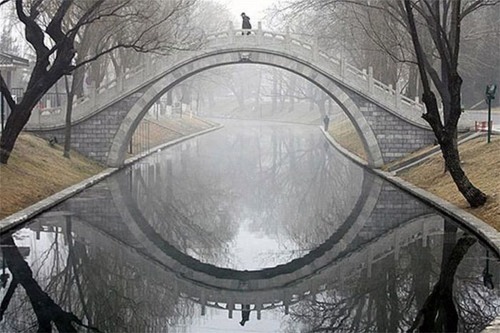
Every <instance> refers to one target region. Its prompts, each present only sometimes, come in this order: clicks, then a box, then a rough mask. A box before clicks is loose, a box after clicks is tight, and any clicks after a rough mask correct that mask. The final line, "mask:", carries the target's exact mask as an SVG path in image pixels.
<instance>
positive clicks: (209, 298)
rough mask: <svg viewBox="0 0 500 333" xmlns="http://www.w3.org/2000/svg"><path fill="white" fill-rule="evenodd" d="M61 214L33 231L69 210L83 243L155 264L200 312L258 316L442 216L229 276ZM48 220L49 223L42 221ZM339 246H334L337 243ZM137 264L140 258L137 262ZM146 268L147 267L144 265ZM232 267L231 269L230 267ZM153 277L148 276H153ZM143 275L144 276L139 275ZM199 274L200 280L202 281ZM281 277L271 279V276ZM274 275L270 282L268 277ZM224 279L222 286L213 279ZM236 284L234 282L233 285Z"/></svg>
mask: <svg viewBox="0 0 500 333" xmlns="http://www.w3.org/2000/svg"><path fill="white" fill-rule="evenodd" d="M61 213H62V214H58V213H55V214H50V213H49V214H47V215H45V216H42V217H41V218H39V223H40V224H41V225H42V226H43V227H41V228H39V229H37V231H38V232H39V231H40V230H43V229H47V228H48V229H47V231H49V232H50V225H53V223H57V222H58V220H59V219H61V222H63V221H67V220H65V219H66V216H68V215H66V214H69V216H71V221H72V230H73V232H74V234H75V237H77V238H78V239H80V240H82V241H83V242H84V243H86V242H87V241H88V240H92V243H93V244H95V246H97V247H99V248H100V249H101V250H102V251H103V253H116V252H117V251H119V253H120V254H121V255H120V256H119V257H121V258H123V260H126V261H127V262H128V263H129V264H132V265H133V264H134V263H137V264H138V263H140V262H142V263H144V260H145V259H146V261H147V262H148V263H149V265H152V266H153V267H154V270H158V272H159V274H162V275H164V274H167V275H168V276H169V280H171V281H172V284H173V285H175V289H176V290H177V291H178V293H179V296H181V297H187V298H189V299H191V300H193V301H195V302H197V303H199V304H201V306H202V314H204V313H205V307H207V306H208V307H214V308H218V309H224V310H228V313H229V317H232V313H233V311H239V310H241V304H250V305H251V309H252V310H254V311H256V312H257V318H260V312H261V311H262V310H267V309H272V308H276V307H284V311H285V313H287V312H288V308H289V306H291V305H293V304H295V303H297V302H299V301H300V300H302V299H304V298H305V297H307V296H311V295H315V294H317V293H319V292H322V291H324V290H328V289H331V288H335V287H336V286H338V285H341V284H343V283H344V282H345V281H348V280H350V279H352V278H353V277H356V276H362V275H365V276H367V277H368V278H371V271H372V267H374V266H375V265H377V263H378V262H379V261H383V259H384V258H386V257H389V256H394V258H395V260H397V259H398V256H399V253H400V251H401V249H403V248H405V247H406V246H408V245H409V244H412V243H414V242H416V241H420V240H421V241H422V243H423V246H427V245H426V244H427V240H428V239H429V237H431V236H432V235H436V234H437V235H441V234H442V233H443V223H442V222H443V218H442V217H440V216H438V215H433V214H424V215H422V216H420V217H416V218H414V219H412V220H410V221H406V222H403V223H402V224H401V225H399V226H397V227H395V228H392V229H389V230H387V231H386V232H384V233H383V234H381V235H379V236H377V237H375V238H374V239H372V240H370V241H368V242H365V243H364V244H362V245H361V246H359V247H357V248H355V249H350V250H348V251H341V250H339V249H337V250H336V251H335V250H334V251H332V252H331V253H327V254H325V255H324V256H323V257H321V258H319V260H317V261H315V262H313V263H310V264H308V265H306V266H304V267H302V268H300V269H299V270H297V271H295V272H292V273H284V274H281V275H277V276H276V277H273V278H269V279H267V278H262V279H253V278H250V279H244V280H245V281H243V280H241V279H231V278H218V277H215V276H213V275H211V274H212V273H213V272H211V271H210V270H207V271H205V272H204V273H201V272H198V273H196V272H194V271H191V272H189V270H190V269H189V268H188V267H186V266H183V265H182V263H179V262H177V263H176V262H175V260H172V259H170V260H168V259H167V260H166V259H165V258H158V256H157V254H155V253H153V254H151V253H149V251H150V249H147V250H144V249H141V248H137V244H129V243H128V242H124V241H123V239H121V238H119V237H116V234H112V233H110V232H109V230H107V231H104V230H102V229H101V228H99V227H98V225H94V224H93V223H89V221H84V220H80V219H79V218H78V217H77V216H74V215H72V214H71V213H70V212H66V213H64V212H61ZM47 223H49V224H47ZM341 248H343V246H340V249H341ZM142 265H143V264H142ZM148 271H149V270H148ZM304 271H307V272H310V273H309V274H307V276H301V274H302V272H304ZM236 272H237V271H236ZM240 275H241V277H240V278H242V277H244V276H245V275H248V276H250V275H252V272H248V271H241V272H240ZM153 278H154V277H153ZM144 279H146V280H147V276H145V277H144ZM202 280H204V281H202ZM280 280H281V281H282V282H281V283H277V284H276V283H275V282H277V281H280ZM273 281H274V282H273ZM220 284H222V285H226V286H227V288H222V287H220V286H218V287H216V286H214V285H220ZM234 286H236V288H233V287H234Z"/></svg>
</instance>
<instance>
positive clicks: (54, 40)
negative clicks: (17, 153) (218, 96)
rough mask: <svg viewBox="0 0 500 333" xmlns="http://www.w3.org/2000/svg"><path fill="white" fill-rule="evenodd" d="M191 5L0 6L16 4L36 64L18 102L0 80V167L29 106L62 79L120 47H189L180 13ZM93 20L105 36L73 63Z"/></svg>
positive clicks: (184, 1)
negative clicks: (2, 112)
mask: <svg viewBox="0 0 500 333" xmlns="http://www.w3.org/2000/svg"><path fill="white" fill-rule="evenodd" d="M195 1H196V0H173V1H168V2H160V1H147V2H145V1H140V0H123V1H118V0H82V1H74V0H66V1H61V2H60V1H51V0H12V1H3V2H2V3H1V5H5V4H7V3H9V2H11V3H14V5H15V9H16V14H17V17H18V19H19V20H20V21H21V23H23V24H24V28H25V36H26V40H27V41H28V43H29V44H31V46H32V47H33V49H34V51H35V54H36V61H35V64H34V68H33V71H32V72H31V77H30V79H29V82H28V85H27V87H26V91H25V94H24V96H23V98H22V99H21V100H20V101H19V102H18V103H16V102H15V101H14V99H13V98H12V94H11V92H10V90H9V88H8V87H7V85H6V83H5V80H4V79H3V77H1V76H0V90H1V91H2V93H3V95H4V96H5V99H6V101H7V104H8V105H9V107H10V108H11V110H12V113H11V116H10V117H9V118H8V119H7V123H6V126H5V130H4V131H3V132H2V137H1V139H0V163H2V164H6V163H7V161H8V159H9V156H10V153H11V151H12V149H13V148H14V144H15V142H16V140H17V137H18V136H19V134H20V132H21V130H22V129H23V127H24V126H25V125H26V123H27V122H28V120H29V118H30V116H31V112H32V110H33V108H34V107H35V105H36V104H37V103H38V101H39V100H40V99H41V98H42V96H43V95H44V94H45V93H46V92H47V91H48V90H49V89H50V87H52V86H53V85H54V84H55V83H56V82H57V81H58V80H59V79H61V78H62V76H63V75H66V74H69V73H71V72H72V71H74V70H75V69H76V68H78V67H81V66H84V65H85V64H88V63H90V62H92V61H94V60H96V59H98V58H100V57H101V56H103V55H104V54H107V53H110V52H112V51H113V50H116V49H120V48H127V49H133V50H135V51H138V52H149V51H153V50H155V51H158V52H167V51H169V50H172V49H180V48H187V47H189V46H190V44H189V43H190V42H191V41H192V40H193V39H190V38H189V37H190V30H189V29H185V28H186V26H187V22H186V21H185V20H183V14H184V13H185V11H186V10H187V9H188V8H190V7H191V6H192V5H193V4H194V3H195ZM97 22H98V23H99V24H100V25H101V27H103V28H104V29H105V30H103V31H105V34H104V35H103V36H102V38H101V40H100V41H99V42H98V43H97V45H94V46H93V48H92V49H93V50H94V52H92V53H90V54H88V55H85V57H84V58H83V59H81V60H80V62H79V63H74V59H75V54H76V48H75V43H76V42H77V41H78V36H79V32H81V31H82V29H84V28H85V27H87V26H90V25H92V24H97ZM116 36H119V38H115V37H116ZM103 45H104V47H103V48H100V46H103Z"/></svg>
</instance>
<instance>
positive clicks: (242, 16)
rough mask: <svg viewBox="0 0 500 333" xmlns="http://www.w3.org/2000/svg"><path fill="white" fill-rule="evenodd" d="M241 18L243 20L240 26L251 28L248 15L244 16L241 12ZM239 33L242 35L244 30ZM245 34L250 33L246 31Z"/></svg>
mask: <svg viewBox="0 0 500 333" xmlns="http://www.w3.org/2000/svg"><path fill="white" fill-rule="evenodd" d="M241 18H242V20H243V22H242V23H241V28H242V29H252V24H251V23H250V17H248V16H246V15H245V13H241ZM241 34H242V35H244V34H245V32H242V33H241ZM247 35H250V31H248V32H247Z"/></svg>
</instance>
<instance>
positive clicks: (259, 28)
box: [256, 21, 264, 45]
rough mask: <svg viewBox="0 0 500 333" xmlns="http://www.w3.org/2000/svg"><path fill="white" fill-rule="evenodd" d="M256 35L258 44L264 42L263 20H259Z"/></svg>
mask: <svg viewBox="0 0 500 333" xmlns="http://www.w3.org/2000/svg"><path fill="white" fill-rule="evenodd" d="M256 35H257V45H261V44H262V38H263V37H264V34H263V32H262V22H261V21H259V22H258V23H257V32H256Z"/></svg>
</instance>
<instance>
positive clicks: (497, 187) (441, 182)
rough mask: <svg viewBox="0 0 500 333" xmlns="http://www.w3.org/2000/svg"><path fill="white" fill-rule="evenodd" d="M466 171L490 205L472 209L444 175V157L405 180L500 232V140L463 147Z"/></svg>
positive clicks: (473, 142) (427, 163) (411, 172)
mask: <svg viewBox="0 0 500 333" xmlns="http://www.w3.org/2000/svg"><path fill="white" fill-rule="evenodd" d="M459 150H460V158H461V161H462V166H463V169H464V171H465V173H466V175H467V176H468V177H469V179H470V180H471V182H472V183H473V184H474V185H475V186H476V187H478V188H480V189H481V190H482V191H483V192H484V193H486V195H487V196H488V201H487V203H486V205H484V206H483V207H479V208H475V209H473V208H470V207H469V206H468V204H467V201H466V200H465V199H464V198H463V196H462V195H461V194H460V192H459V191H458V189H457V187H456V185H455V183H454V182H453V180H452V179H451V177H450V175H449V173H445V172H444V167H443V165H444V162H443V158H442V157H441V155H440V154H438V155H436V156H433V157H431V158H430V159H429V160H427V161H425V162H424V163H422V164H420V165H418V166H416V167H413V168H410V169H409V170H406V171H403V172H402V173H401V174H399V175H398V176H400V177H401V178H403V179H405V180H407V181H409V182H411V183H413V184H415V185H417V186H418V187H420V188H423V189H425V190H426V191H429V192H431V193H434V194H436V195H437V196H439V197H441V198H444V199H446V200H447V201H449V202H451V203H453V204H454V205H456V206H458V207H460V208H462V209H464V210H466V211H468V212H469V213H471V214H473V215H475V216H477V217H479V218H480V219H482V220H483V221H485V222H487V223H488V224H490V225H492V226H493V227H495V228H496V229H497V230H500V137H498V136H496V137H493V139H492V142H491V143H489V144H488V143H486V138H484V137H480V138H476V139H474V140H471V141H467V142H465V143H463V144H462V145H460V147H459Z"/></svg>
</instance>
